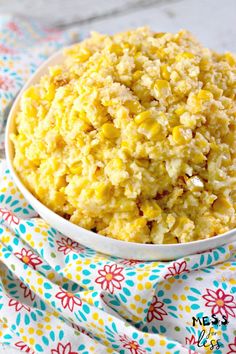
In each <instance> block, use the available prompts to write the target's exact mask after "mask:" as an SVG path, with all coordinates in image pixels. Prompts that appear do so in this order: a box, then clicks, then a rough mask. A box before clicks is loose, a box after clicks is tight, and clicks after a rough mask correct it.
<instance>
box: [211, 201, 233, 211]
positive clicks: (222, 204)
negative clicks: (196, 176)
mask: <svg viewBox="0 0 236 354" xmlns="http://www.w3.org/2000/svg"><path fill="white" fill-rule="evenodd" d="M232 208H233V206H232V204H231V203H230V202H229V201H228V200H227V199H226V198H225V197H218V198H217V199H216V201H215V202H214V204H213V210H214V211H215V212H217V213H220V214H226V213H228V212H229V211H230V210H231V209H232Z"/></svg>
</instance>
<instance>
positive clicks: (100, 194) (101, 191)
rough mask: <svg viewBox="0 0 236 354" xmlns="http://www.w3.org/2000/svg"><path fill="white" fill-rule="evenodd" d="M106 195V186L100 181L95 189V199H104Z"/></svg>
mask: <svg viewBox="0 0 236 354" xmlns="http://www.w3.org/2000/svg"><path fill="white" fill-rule="evenodd" d="M107 195H108V187H107V185H106V184H105V183H100V184H99V185H98V186H97V187H96V189H95V196H96V198H97V199H104V198H106V197H107Z"/></svg>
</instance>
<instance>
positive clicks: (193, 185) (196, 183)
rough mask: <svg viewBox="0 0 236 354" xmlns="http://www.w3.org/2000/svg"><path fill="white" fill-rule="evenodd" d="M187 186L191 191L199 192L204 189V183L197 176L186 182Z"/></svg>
mask: <svg viewBox="0 0 236 354" xmlns="http://www.w3.org/2000/svg"><path fill="white" fill-rule="evenodd" d="M186 184H187V186H188V188H189V189H190V190H192V191H200V190H202V189H203V188H204V183H203V182H202V180H201V178H199V177H198V176H193V177H191V178H189V179H188V180H187V183H186Z"/></svg>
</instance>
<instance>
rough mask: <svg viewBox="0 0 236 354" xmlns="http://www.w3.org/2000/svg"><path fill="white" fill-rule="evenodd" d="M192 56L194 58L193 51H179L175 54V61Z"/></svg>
mask: <svg viewBox="0 0 236 354" xmlns="http://www.w3.org/2000/svg"><path fill="white" fill-rule="evenodd" d="M193 58H195V55H194V54H193V53H189V52H183V53H179V54H178V55H177V56H176V61H181V60H183V59H193Z"/></svg>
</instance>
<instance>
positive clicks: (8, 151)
mask: <svg viewBox="0 0 236 354" xmlns="http://www.w3.org/2000/svg"><path fill="white" fill-rule="evenodd" d="M69 47H70V46H67V47H63V48H62V49H60V50H58V51H56V52H55V53H54V54H52V55H51V56H50V57H49V58H47V60H45V61H43V62H42V63H41V65H40V66H39V67H38V68H37V70H36V71H35V72H34V73H33V75H31V76H30V77H29V79H28V80H27V81H26V82H25V84H24V85H23V87H22V88H21V90H20V91H19V92H18V94H17V96H16V98H15V100H14V102H13V104H12V106H11V109H10V111H9V114H8V119H7V124H6V130H5V156H6V161H7V166H8V168H9V170H10V172H11V175H12V176H13V179H14V182H15V183H16V185H17V187H18V188H19V190H20V191H21V190H22V191H24V194H26V195H27V196H28V197H29V198H30V199H32V200H33V201H34V203H35V204H36V205H38V207H39V208H41V209H43V210H44V212H46V213H47V214H49V215H51V216H52V217H57V218H59V220H60V221H63V222H64V223H65V226H66V225H68V226H70V227H74V228H76V229H78V232H80V230H83V231H86V232H87V233H88V236H89V234H90V235H93V236H97V237H98V238H100V240H101V241H105V242H106V243H107V242H108V243H109V242H110V243H115V246H118V247H119V246H121V247H125V246H127V245H130V246H135V247H137V248H141V249H142V250H143V251H145V249H146V250H148V249H152V250H154V249H159V250H162V249H163V251H164V250H168V249H170V247H171V248H172V249H173V248H174V249H176V250H177V249H179V248H185V247H191V246H194V247H196V246H197V245H202V244H204V243H207V242H209V241H210V240H220V239H224V238H226V237H227V236H229V237H230V236H235V240H236V228H233V229H231V230H229V231H227V232H225V233H223V234H219V235H216V236H212V237H210V238H206V239H201V240H196V241H190V242H184V243H173V244H172V243H171V244H162V243H160V244H159V243H157V244H148V243H138V242H129V241H123V240H118V239H116V238H112V237H109V236H104V235H101V234H99V233H96V232H93V231H91V230H88V229H85V228H83V227H81V226H79V225H77V224H74V223H72V222H71V221H68V220H67V219H65V218H63V217H62V216H61V215H59V214H57V213H56V212H54V211H53V210H51V209H50V208H48V207H47V206H46V205H45V204H43V203H42V202H41V201H40V200H38V199H37V198H36V197H35V196H34V195H33V194H32V193H31V192H30V190H29V189H28V188H27V187H26V186H25V185H24V184H23V182H21V179H20V177H19V176H18V174H17V172H16V171H15V168H14V166H13V156H14V145H13V142H12V141H11V139H10V134H12V125H14V124H15V114H14V112H15V111H16V110H17V106H18V105H19V102H20V99H21V97H22V94H23V93H24V91H25V90H26V89H27V88H28V87H29V86H30V85H32V84H34V80H35V77H36V76H38V75H39V74H41V76H42V75H44V74H45V72H47V71H48V68H49V66H51V65H56V63H55V64H52V62H53V60H57V59H61V58H63V52H64V50H65V49H66V48H69ZM41 72H42V73H41ZM11 155H12V156H11ZM226 243H227V240H225V244H226ZM222 244H223V243H222ZM213 247H214V246H213Z"/></svg>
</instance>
